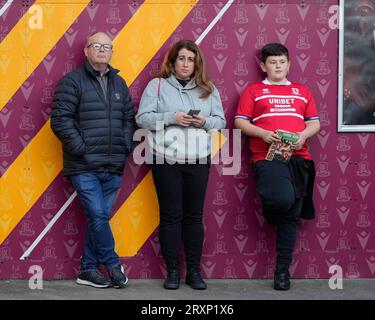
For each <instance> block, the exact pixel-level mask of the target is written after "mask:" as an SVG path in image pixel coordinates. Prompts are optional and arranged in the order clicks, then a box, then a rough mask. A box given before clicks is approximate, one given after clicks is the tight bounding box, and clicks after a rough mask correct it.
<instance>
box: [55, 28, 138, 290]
mask: <svg viewBox="0 0 375 320" xmlns="http://www.w3.org/2000/svg"><path fill="white" fill-rule="evenodd" d="M112 49H113V48H112V41H111V39H110V38H109V37H108V35H107V34H105V33H103V32H96V33H94V34H92V35H90V36H89V37H88V38H87V42H86V46H85V49H84V53H85V56H86V59H85V62H84V64H83V65H82V66H81V67H80V68H79V69H77V70H74V71H72V72H71V73H69V74H67V75H66V76H65V77H64V78H62V79H61V80H60V82H59V83H58V85H57V88H56V91H55V95H54V100H53V106H52V115H51V127H52V130H53V132H54V133H55V135H56V136H57V137H58V138H59V139H60V140H61V142H62V146H63V158H64V175H65V176H70V178H71V180H72V183H73V185H74V188H75V189H76V191H77V195H78V199H79V201H80V204H81V206H82V208H83V211H84V213H85V215H86V218H87V230H86V238H85V244H84V250H83V255H82V258H81V265H80V272H79V275H78V279H77V283H78V284H83V285H89V286H93V287H96V288H107V287H110V286H113V287H115V288H122V287H124V286H125V284H126V283H127V281H128V279H127V277H126V276H125V274H124V271H123V267H122V266H121V264H120V259H119V257H118V255H117V254H116V252H115V251H114V248H115V243H114V238H113V235H112V231H111V228H110V225H109V216H110V212H111V208H112V204H113V201H114V199H115V196H116V194H117V191H118V189H119V187H120V184H121V178H122V174H123V169H124V165H125V161H126V157H127V156H128V155H129V154H130V152H131V149H132V137H133V131H134V109H133V105H132V102H131V99H130V95H129V90H128V87H127V85H126V83H125V81H124V79H122V78H121V77H120V76H119V75H118V72H119V70H116V69H114V68H112V67H111V66H110V65H109V64H108V63H109V61H110V59H111V57H112V53H113V51H112ZM100 264H102V265H104V267H105V268H106V269H107V271H108V275H109V278H110V279H108V278H107V277H105V276H104V275H103V274H102V273H101V272H100V271H99V270H98V265H100Z"/></svg>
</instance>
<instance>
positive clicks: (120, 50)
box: [111, 0, 198, 83]
mask: <svg viewBox="0 0 375 320" xmlns="http://www.w3.org/2000/svg"><path fill="white" fill-rule="evenodd" d="M179 2H180V3H179ZM181 2H184V3H183V4H181ZM197 2H198V0H191V1H190V3H188V2H185V1H176V0H159V1H155V0H153V1H152V0H149V1H145V2H144V3H143V5H142V6H141V8H140V9H139V10H138V11H137V12H136V13H135V15H134V16H133V18H132V19H131V20H130V21H129V23H128V24H127V25H126V26H125V28H124V29H123V30H122V31H121V32H120V34H119V35H117V37H116V39H115V40H114V42H113V44H114V50H115V51H114V54H113V57H112V62H111V63H112V64H114V65H116V67H118V69H120V70H121V73H120V74H121V75H122V76H123V77H124V78H125V79H126V82H127V83H132V82H133V81H134V79H135V78H136V77H137V76H138V75H139V73H140V70H143V69H144V68H145V66H146V65H147V64H148V63H149V62H150V60H151V59H152V57H153V56H154V55H155V53H156V52H157V51H158V50H159V49H160V47H161V46H162V45H163V44H164V42H165V41H166V40H167V39H168V38H169V36H170V35H171V34H172V33H173V31H174V30H175V29H176V28H177V27H178V25H179V24H180V23H181V22H182V21H183V20H184V19H185V17H186V16H187V15H188V14H189V12H190V11H191V10H192V9H193V7H194V6H195V4H196V3H197ZM141 30H142V33H141Z"/></svg>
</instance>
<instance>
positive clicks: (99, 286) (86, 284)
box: [76, 278, 110, 288]
mask: <svg viewBox="0 0 375 320" xmlns="http://www.w3.org/2000/svg"><path fill="white" fill-rule="evenodd" d="M76 283H77V284H81V285H84V286H90V287H94V288H109V287H110V285H107V284H96V283H93V282H90V281H87V280H82V279H79V278H78V279H77V280H76Z"/></svg>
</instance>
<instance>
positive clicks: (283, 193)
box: [254, 160, 303, 270]
mask: <svg viewBox="0 0 375 320" xmlns="http://www.w3.org/2000/svg"><path fill="white" fill-rule="evenodd" d="M254 173H255V178H256V188H257V192H258V193H259V195H260V197H261V200H262V205H263V212H264V213H265V212H267V216H266V219H267V220H268V221H269V222H271V223H272V224H274V225H275V226H276V269H277V270H287V269H289V266H290V264H291V262H292V258H293V251H294V247H295V243H296V238H297V223H298V221H299V217H300V214H301V209H302V203H303V199H296V196H295V191H294V187H293V182H292V180H291V176H290V172H289V168H288V165H287V164H285V163H282V162H280V161H266V160H262V161H257V162H256V163H255V164H254Z"/></svg>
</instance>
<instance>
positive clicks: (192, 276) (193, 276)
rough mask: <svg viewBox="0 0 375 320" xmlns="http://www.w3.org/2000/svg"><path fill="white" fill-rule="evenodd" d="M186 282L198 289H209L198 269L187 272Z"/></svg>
mask: <svg viewBox="0 0 375 320" xmlns="http://www.w3.org/2000/svg"><path fill="white" fill-rule="evenodd" d="M185 282H186V284H187V285H189V286H190V287H192V288H193V289H196V290H205V289H207V285H206V283H205V282H204V281H203V279H202V277H201V274H200V272H199V271H198V270H190V271H188V272H187V274H186V281H185Z"/></svg>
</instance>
